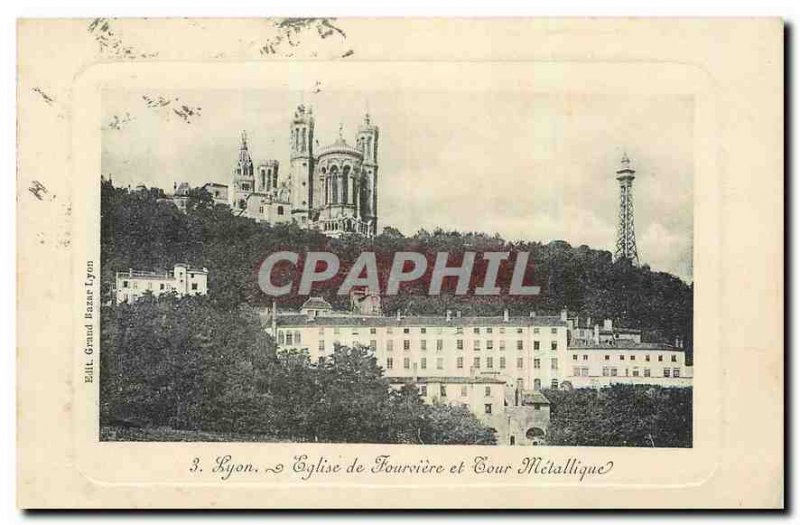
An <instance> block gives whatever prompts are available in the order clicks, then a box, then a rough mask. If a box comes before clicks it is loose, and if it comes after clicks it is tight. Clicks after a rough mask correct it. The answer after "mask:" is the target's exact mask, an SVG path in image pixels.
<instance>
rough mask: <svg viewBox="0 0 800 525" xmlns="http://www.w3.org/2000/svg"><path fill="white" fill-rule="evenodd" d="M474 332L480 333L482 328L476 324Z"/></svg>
mask: <svg viewBox="0 0 800 525" xmlns="http://www.w3.org/2000/svg"><path fill="white" fill-rule="evenodd" d="M472 332H473V333H476V334H479V333H481V329H480V328H479V327H477V326H476V327H475V328H473V329H472Z"/></svg>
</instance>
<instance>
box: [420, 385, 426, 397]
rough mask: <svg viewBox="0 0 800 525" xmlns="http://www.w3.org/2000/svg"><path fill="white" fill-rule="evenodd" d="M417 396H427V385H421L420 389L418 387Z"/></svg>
mask: <svg viewBox="0 0 800 525" xmlns="http://www.w3.org/2000/svg"><path fill="white" fill-rule="evenodd" d="M419 395H421V396H422V397H425V396H427V395H428V385H422V386H421V387H419Z"/></svg>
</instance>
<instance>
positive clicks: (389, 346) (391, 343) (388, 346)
mask: <svg viewBox="0 0 800 525" xmlns="http://www.w3.org/2000/svg"><path fill="white" fill-rule="evenodd" d="M392 350H394V341H392V340H391V339H389V340H388V341H386V351H387V352H391V351H392Z"/></svg>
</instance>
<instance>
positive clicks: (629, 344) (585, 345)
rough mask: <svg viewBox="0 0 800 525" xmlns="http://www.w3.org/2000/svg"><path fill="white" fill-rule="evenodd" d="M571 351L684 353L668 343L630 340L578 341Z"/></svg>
mask: <svg viewBox="0 0 800 525" xmlns="http://www.w3.org/2000/svg"><path fill="white" fill-rule="evenodd" d="M569 350H598V351H602V350H604V351H608V350H673V351H676V352H683V349H682V348H675V347H674V346H672V345H670V344H667V343H637V342H636V341H632V340H630V339H617V340H616V341H609V342H607V343H594V342H583V341H577V342H575V343H573V344H570V346H569Z"/></svg>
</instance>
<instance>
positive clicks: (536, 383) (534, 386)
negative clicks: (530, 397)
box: [533, 379, 542, 391]
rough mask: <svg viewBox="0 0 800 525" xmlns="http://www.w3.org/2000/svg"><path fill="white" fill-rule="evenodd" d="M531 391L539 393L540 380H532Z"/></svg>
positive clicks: (540, 387)
mask: <svg viewBox="0 0 800 525" xmlns="http://www.w3.org/2000/svg"><path fill="white" fill-rule="evenodd" d="M533 389H534V390H536V391H539V390H541V389H542V380H541V379H534V380H533Z"/></svg>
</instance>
